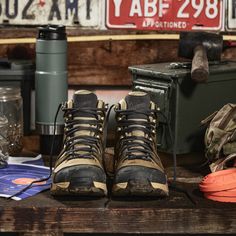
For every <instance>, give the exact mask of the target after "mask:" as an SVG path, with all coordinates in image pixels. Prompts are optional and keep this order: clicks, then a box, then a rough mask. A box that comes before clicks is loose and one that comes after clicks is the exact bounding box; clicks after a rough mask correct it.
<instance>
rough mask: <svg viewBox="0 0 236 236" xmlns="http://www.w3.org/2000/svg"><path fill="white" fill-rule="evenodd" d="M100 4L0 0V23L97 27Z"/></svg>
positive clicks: (67, 0)
mask: <svg viewBox="0 0 236 236" xmlns="http://www.w3.org/2000/svg"><path fill="white" fill-rule="evenodd" d="M100 4H101V3H100V1H97V0H51V1H49V0H1V1H0V23H2V24H10V25H41V24H63V25H66V26H76V25H77V26H78V25H79V26H82V27H97V26H99V24H100V10H101V7H100Z"/></svg>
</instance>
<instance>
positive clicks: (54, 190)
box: [50, 182, 107, 197]
mask: <svg viewBox="0 0 236 236" xmlns="http://www.w3.org/2000/svg"><path fill="white" fill-rule="evenodd" d="M50 192H51V194H52V195H53V196H82V197H93V196H94V197H103V196H106V195H107V188H106V184H105V183H100V182H93V183H92V184H91V183H89V184H88V185H87V186H86V185H83V186H75V184H73V183H70V182H63V183H53V184H52V186H51V191H50Z"/></svg>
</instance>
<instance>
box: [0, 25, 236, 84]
mask: <svg viewBox="0 0 236 236" xmlns="http://www.w3.org/2000/svg"><path fill="white" fill-rule="evenodd" d="M140 33H141V32H132V31H109V30H108V31H96V30H83V31H82V30H75V29H71V30H68V35H70V36H76V35H77V36H78V35H99V34H100V35H103V34H140ZM145 33H147V32H145ZM150 33H153V32H150ZM36 35H37V30H36V28H27V29H26V28H12V27H11V28H0V38H1V39H4V38H6V39H9V38H27V37H29V38H35V37H36ZM177 51H178V41H177V40H130V41H102V42H101V41H99V42H73V43H69V57H68V69H69V84H70V85H72V86H74V85H85V86H90V85H92V86H131V76H130V73H129V72H128V66H130V65H137V64H148V63H158V62H166V61H179V60H183V59H181V58H178V56H177ZM0 57H8V58H11V59H13V58H14V59H32V60H34V58H35V44H9V45H7V44H5V45H0ZM222 58H227V59H231V60H234V58H236V48H233V49H228V50H226V51H225V52H224V53H223V56H222ZM235 60H236V59H235Z"/></svg>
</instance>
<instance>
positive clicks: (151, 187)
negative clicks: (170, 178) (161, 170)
mask: <svg viewBox="0 0 236 236" xmlns="http://www.w3.org/2000/svg"><path fill="white" fill-rule="evenodd" d="M112 194H113V196H116V197H129V196H136V197H166V196H168V195H169V190H168V185H167V184H160V183H152V182H149V181H145V182H144V183H141V182H135V181H132V180H130V181H128V182H126V183H117V184H114V185H113V188H112Z"/></svg>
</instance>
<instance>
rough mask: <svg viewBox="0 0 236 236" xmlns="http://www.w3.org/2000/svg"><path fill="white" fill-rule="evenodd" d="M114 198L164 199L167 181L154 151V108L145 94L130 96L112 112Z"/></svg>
mask: <svg viewBox="0 0 236 236" xmlns="http://www.w3.org/2000/svg"><path fill="white" fill-rule="evenodd" d="M115 111H116V119H117V136H118V137H117V145H116V147H115V159H116V164H115V177H114V183H113V189H112V193H113V195H114V196H167V195H168V185H167V177H166V175H165V173H164V168H163V166H162V163H161V160H160V158H159V156H158V155H157V150H156V147H157V145H156V124H157V122H156V112H157V107H156V105H155V104H154V103H153V102H151V101H150V97H149V95H148V94H146V93H144V92H131V93H129V95H128V96H126V98H125V99H123V100H121V101H120V102H119V104H118V105H117V106H116V108H115Z"/></svg>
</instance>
